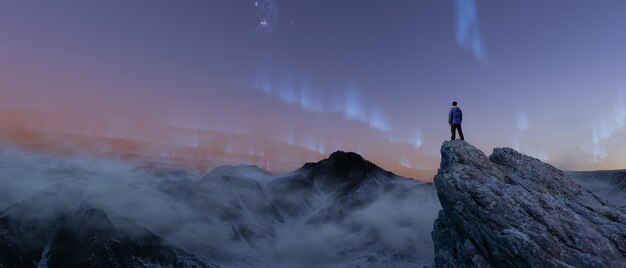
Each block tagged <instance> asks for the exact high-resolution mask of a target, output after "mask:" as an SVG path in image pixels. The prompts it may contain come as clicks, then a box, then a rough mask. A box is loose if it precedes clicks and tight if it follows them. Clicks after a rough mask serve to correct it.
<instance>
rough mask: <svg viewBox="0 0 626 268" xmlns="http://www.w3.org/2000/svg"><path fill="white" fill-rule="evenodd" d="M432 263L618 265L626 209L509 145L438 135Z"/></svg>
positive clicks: (624, 256) (622, 260) (623, 262)
mask: <svg viewBox="0 0 626 268" xmlns="http://www.w3.org/2000/svg"><path fill="white" fill-rule="evenodd" d="M434 182H435V186H436V188H437V194H438V196H439V200H440V202H441V205H442V210H441V211H440V212H439V217H438V219H437V220H436V221H435V223H434V229H433V232H432V237H433V241H434V246H435V265H436V266H437V267H624V266H626V211H624V210H623V209H621V208H619V207H617V206H615V205H613V204H611V203H609V202H607V201H604V200H603V199H600V198H598V197H596V196H595V195H593V194H592V193H591V192H589V191H588V190H585V189H583V188H581V187H580V186H579V185H577V184H576V183H574V182H573V181H572V180H571V179H570V178H569V177H568V176H567V175H566V174H565V173H564V172H562V171H561V170H558V169H556V168H554V167H552V166H551V165H549V164H546V163H543V162H541V161H539V160H537V159H535V158H532V157H529V156H526V155H523V154H520V153H518V152H516V151H515V150H513V149H509V148H496V149H494V151H493V154H492V155H491V156H489V157H487V156H486V155H485V154H483V153H482V152H481V151H480V150H478V149H476V148H474V147H473V146H471V145H470V144H468V143H466V142H463V141H452V142H444V143H443V145H442V147H441V167H440V169H439V171H438V173H437V175H436V176H435V180H434Z"/></svg>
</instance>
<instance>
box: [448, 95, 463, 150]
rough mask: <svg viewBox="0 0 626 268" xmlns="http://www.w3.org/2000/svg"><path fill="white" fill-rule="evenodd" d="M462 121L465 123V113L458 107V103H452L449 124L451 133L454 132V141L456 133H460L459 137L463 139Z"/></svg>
mask: <svg viewBox="0 0 626 268" xmlns="http://www.w3.org/2000/svg"><path fill="white" fill-rule="evenodd" d="M461 121H463V111H461V108H459V107H456V101H453V102H452V108H450V112H449V113H448V124H450V131H452V140H454V139H456V131H457V130H458V131H459V137H461V140H465V139H464V138H463V130H462V129H461Z"/></svg>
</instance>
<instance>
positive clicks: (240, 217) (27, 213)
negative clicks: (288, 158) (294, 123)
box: [0, 151, 440, 267]
mask: <svg viewBox="0 0 626 268" xmlns="http://www.w3.org/2000/svg"><path fill="white" fill-rule="evenodd" d="M31 158H32V159H31ZM0 160H5V162H4V163H5V164H7V162H11V161H13V163H11V164H10V165H5V166H0V180H2V181H6V182H7V184H6V185H9V186H12V187H14V188H15V189H22V188H41V189H42V190H39V191H33V192H34V194H33V195H30V196H28V197H27V198H26V199H24V200H23V201H18V202H17V203H16V204H14V205H11V206H9V207H7V208H6V209H5V210H4V211H3V212H2V213H1V214H0V239H1V241H3V243H2V245H3V247H4V248H2V253H1V254H0V264H1V265H3V266H5V267H13V266H19V267H37V266H39V267H44V266H46V265H47V266H49V267H68V266H90V267H148V266H149V267H154V266H165V267H213V266H223V267H302V266H324V267H329V266H332V267H346V266H354V267H356V266H361V267H362V266H369V267H375V266H397V267H405V266H414V265H416V264H418V265H427V264H429V263H431V262H432V257H433V252H432V241H431V239H430V231H431V228H432V221H433V220H434V218H435V217H436V212H437V210H439V208H440V207H439V204H438V202H437V199H436V196H435V190H434V187H433V184H431V183H423V182H419V181H416V180H412V179H408V178H404V177H400V176H396V175H395V174H393V173H391V172H388V171H385V170H383V169H382V168H380V167H378V166H376V165H374V164H373V163H371V162H369V161H367V160H365V159H363V158H362V157H361V156H360V155H358V154H355V153H348V152H341V151H339V152H335V153H333V154H331V155H330V157H329V158H327V159H324V160H322V161H320V162H317V163H307V164H305V165H304V166H303V167H302V168H300V169H298V170H296V171H294V172H291V173H288V174H278V175H275V174H268V173H266V172H264V171H263V170H261V169H260V168H258V167H256V166H248V165H240V166H222V167H218V168H215V169H213V170H212V171H211V172H209V173H208V174H206V175H205V176H202V177H197V176H196V175H195V174H193V173H189V172H186V171H182V170H180V171H162V170H160V171H152V170H143V169H141V168H137V167H133V166H125V165H124V164H120V163H105V164H100V163H99V162H97V161H96V162H90V161H87V162H83V161H82V160H72V161H62V160H56V159H54V158H53V157H51V158H46V157H43V158H42V157H41V156H38V155H28V154H26V156H25V155H24V154H23V153H22V154H20V155H19V157H16V156H12V155H5V157H0ZM100 165H102V166H100ZM8 166H11V167H12V168H8ZM15 166H23V168H19V169H18V170H14V168H13V167H15ZM28 166H31V167H32V168H29V167H28ZM15 174H20V177H21V178H27V179H26V180H17V179H19V178H17V177H15V176H14V175H15ZM35 178H38V179H39V181H34V180H35ZM29 180H30V181H29ZM35 185H36V186H35ZM1 191H2V190H0V192H1ZM5 191H6V189H5ZM6 196H7V197H8V196H11V195H9V194H7V195H6ZM14 199H19V198H17V197H16V198H14ZM155 206H156V207H155Z"/></svg>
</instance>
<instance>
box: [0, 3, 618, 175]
mask: <svg viewBox="0 0 626 268" xmlns="http://www.w3.org/2000/svg"><path fill="white" fill-rule="evenodd" d="M624 14H626V1H621V0H614V1H611V0H606V1H576V0H560V1H557V0H553V1H538V0H536V1H497V0H485V1H481V0H478V1H471V0H456V1H452V0H450V1H448V0H438V1H434V0H433V1H408V0H407V1H361V0H358V1H357V0H355V1H278V0H257V1H255V0H250V1H244V0H241V1H226V0H224V1H153V0H151V1H11V2H6V3H1V4H0V34H2V38H1V39H0V40H2V41H0V59H1V61H0V109H1V110H2V112H3V113H4V115H2V116H0V117H2V120H5V121H7V120H8V121H11V120H12V121H11V122H13V121H20V122H21V123H15V124H13V125H10V126H9V125H7V124H4V127H0V130H2V129H3V130H4V132H3V133H5V134H6V132H7V131H8V130H10V129H11V128H28V129H29V130H30V131H34V132H41V133H57V134H58V133H64V134H72V135H75V134H76V135H83V136H92V137H105V138H111V137H113V138H116V139H128V140H134V141H137V140H139V141H150V142H151V143H150V146H149V148H143V147H142V148H140V149H138V150H144V149H145V154H159V155H160V156H164V157H170V156H171V157H181V154H182V153H181V152H180V151H171V150H166V149H164V148H166V147H167V146H171V145H176V146H183V147H190V148H196V149H198V150H202V149H207V148H208V149H207V150H208V151H210V153H209V154H212V155H211V156H210V157H209V158H210V159H211V160H212V161H214V162H216V163H229V162H233V163H237V162H245V163H248V162H250V163H253V164H258V165H261V166H262V167H264V168H266V169H269V170H274V171H286V170H289V169H293V168H297V167H298V166H300V165H301V164H302V163H303V162H305V161H315V160H319V159H320V158H323V157H325V156H327V155H328V154H330V153H331V152H332V151H335V150H350V151H357V152H360V153H361V154H363V155H364V157H366V158H368V159H370V160H373V161H374V162H376V163H377V164H380V165H381V166H383V167H385V168H387V169H390V170H393V171H396V172H398V173H400V174H402V175H406V176H412V177H418V178H419V179H424V180H430V178H423V177H420V176H426V175H427V174H430V173H432V172H434V170H435V169H436V168H437V166H438V157H439V156H438V150H439V146H440V144H441V142H442V141H443V140H444V139H446V138H449V128H448V124H447V112H448V109H449V107H450V102H451V101H452V100H457V101H458V102H459V106H460V107H461V108H462V109H463V111H464V120H465V121H464V124H463V128H464V132H465V135H466V139H467V141H469V142H470V143H472V144H474V145H477V146H478V147H479V148H481V149H483V150H484V151H485V152H487V153H490V151H491V148H493V147H512V148H515V149H518V150H519V151H521V152H523V153H527V154H530V155H532V156H535V157H537V158H540V159H542V160H546V161H548V162H549V163H552V164H554V165H556V166H557V167H559V168H563V169H608V168H624V167H625V164H624V161H625V160H626V150H624V148H626V139H624V137H625V134H626V49H625V48H626V30H625V29H626V18H625V16H624ZM29 111H40V112H42V113H43V114H45V115H47V117H43V118H42V117H39V116H36V115H32V114H33V113H31V112H29ZM34 114H36V113H34ZM34 117H37V118H35V119H38V120H39V119H40V121H37V122H38V123H36V124H35V123H32V122H35V121H34V120H35V119H34ZM137 122H140V123H137ZM172 128H174V129H176V130H175V131H173V130H172ZM148 129H149V130H148ZM181 133H182V134H181ZM151 135H152V136H151ZM217 136H219V137H220V138H215V137H217ZM147 137H150V138H147ZM5 140H10V139H7V138H5ZM52 143H54V140H53V141H52ZM142 146H145V145H142ZM160 146H162V147H160ZM203 146H204V147H206V148H204V147H203ZM200 147H202V148H200ZM103 150H104V149H103ZM241 156H245V157H241ZM203 157H204V156H203ZM424 170H426V171H425V172H426V173H424ZM424 174H426V175H424Z"/></svg>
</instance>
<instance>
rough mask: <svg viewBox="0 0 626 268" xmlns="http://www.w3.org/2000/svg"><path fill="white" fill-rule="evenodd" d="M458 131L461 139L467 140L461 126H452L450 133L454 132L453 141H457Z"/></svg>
mask: <svg viewBox="0 0 626 268" xmlns="http://www.w3.org/2000/svg"><path fill="white" fill-rule="evenodd" d="M457 130H458V131H459V137H461V140H465V139H464V138H463V130H462V129H461V124H451V125H450V131H452V140H454V139H456V131H457Z"/></svg>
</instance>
